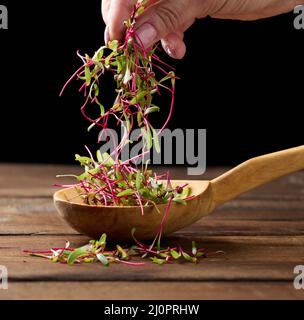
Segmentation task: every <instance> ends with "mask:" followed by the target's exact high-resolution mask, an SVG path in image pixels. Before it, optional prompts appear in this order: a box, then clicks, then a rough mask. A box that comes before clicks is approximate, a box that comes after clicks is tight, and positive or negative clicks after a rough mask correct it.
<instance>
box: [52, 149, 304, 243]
mask: <svg viewBox="0 0 304 320" xmlns="http://www.w3.org/2000/svg"><path fill="white" fill-rule="evenodd" d="M301 169H304V146H300V147H296V148H291V149H287V150H283V151H279V152H275V153H270V154H267V155H263V156H260V157H256V158H252V159H250V160H247V161H246V162H244V163H242V164H240V165H239V166H237V167H235V168H234V169H231V170H230V171H228V172H226V173H224V174H223V175H221V176H219V177H218V178H215V179H213V180H211V181H207V180H203V181H198V180H192V181H184V180H173V181H172V185H173V186H179V185H183V184H185V183H188V184H189V186H190V188H191V194H192V195H195V197H193V198H192V199H190V200H188V201H187V204H186V205H184V204H179V203H175V202H172V203H171V205H170V208H169V212H168V215H167V218H166V223H165V225H164V229H163V235H164V236H166V235H169V234H170V233H173V232H175V231H177V230H180V229H182V228H184V227H186V226H188V225H191V224H192V223H194V222H196V221H197V220H199V219H201V218H202V217H204V216H206V215H208V214H209V213H210V212H212V211H213V210H214V209H215V208H216V207H217V206H219V205H221V204H223V203H225V202H227V201H229V200H231V199H233V198H235V197H237V196H238V195H239V194H241V193H243V192H246V191H248V190H250V189H253V188H255V187H257V186H260V185H262V184H265V183H267V182H269V181H272V180H274V179H276V178H279V177H281V176H283V175H286V174H288V173H291V172H295V171H298V170H301ZM54 203H55V207H56V208H57V211H58V213H59V215H60V216H61V217H62V218H63V219H64V220H65V221H66V222H67V223H68V224H69V225H70V226H71V227H72V228H74V229H75V230H76V231H78V232H80V233H83V234H86V235H88V236H90V237H92V238H93V239H98V238H99V237H100V236H101V234H102V233H106V234H107V236H108V238H109V240H110V241H129V240H131V239H132V237H131V230H132V229H133V228H136V233H135V236H136V238H137V239H138V240H150V239H153V238H154V237H155V235H156V234H157V232H158V231H159V227H160V224H161V221H162V218H163V214H164V212H165V208H166V204H161V205H157V207H158V210H157V209H156V208H155V206H145V207H144V215H142V213H141V209H140V207H138V206H125V207H121V206H100V205H99V206H92V205H88V204H85V203H84V202H83V200H82V198H81V197H80V196H79V193H78V192H77V189H76V188H75V187H72V188H67V189H62V190H59V191H57V192H56V193H55V194H54Z"/></svg>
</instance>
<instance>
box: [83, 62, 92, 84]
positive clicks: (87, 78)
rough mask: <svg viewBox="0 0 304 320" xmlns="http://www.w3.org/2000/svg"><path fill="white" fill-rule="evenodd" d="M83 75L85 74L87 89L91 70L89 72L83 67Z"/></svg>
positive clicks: (88, 68) (87, 68)
mask: <svg viewBox="0 0 304 320" xmlns="http://www.w3.org/2000/svg"><path fill="white" fill-rule="evenodd" d="M84 74H85V79H86V85H87V87H88V86H89V85H90V83H91V70H90V67H89V66H85V68H84Z"/></svg>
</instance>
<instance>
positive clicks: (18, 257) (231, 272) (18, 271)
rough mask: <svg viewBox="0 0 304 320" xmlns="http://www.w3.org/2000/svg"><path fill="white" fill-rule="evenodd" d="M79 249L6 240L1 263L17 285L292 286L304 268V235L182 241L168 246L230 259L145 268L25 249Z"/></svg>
mask: <svg viewBox="0 0 304 320" xmlns="http://www.w3.org/2000/svg"><path fill="white" fill-rule="evenodd" d="M67 238H68V240H70V241H71V243H72V246H75V247H78V246H81V245H83V244H85V243H86V242H87V240H88V239H87V238H85V237H83V236H69V237H66V236H31V237H29V236H19V237H7V236H1V237H0V257H1V264H3V265H5V266H7V268H8V271H9V279H10V281H11V282H13V281H80V280H82V281H163V280H167V281H213V280H216V281H221V280H222V281H224V280H225V281H232V280H233V281H234V280H237V281H249V280H250V281H269V280H272V281H292V280H293V279H294V276H295V275H294V273H293V270H294V267H295V266H296V265H299V264H304V236H297V237H275V236H272V237H262V236H259V237H201V236H198V235H196V236H194V237H193V236H191V237H189V236H179V237H177V236H176V237H174V238H173V237H171V238H169V239H167V240H166V241H164V243H163V244H164V245H174V244H176V243H180V244H182V245H183V246H184V247H185V248H187V247H189V246H190V244H191V240H196V241H197V243H198V244H199V245H200V246H203V247H204V248H205V249H206V250H207V251H208V252H214V251H217V250H223V251H225V255H219V256H216V257H212V258H208V259H204V260H203V261H201V263H199V264H197V265H194V264H189V263H173V264H170V265H164V266H159V265H155V264H153V263H150V262H148V263H147V264H146V265H145V266H143V267H130V266H125V265H120V264H115V265H111V266H110V267H109V268H105V267H103V266H101V265H100V264H90V265H87V264H82V265H77V266H72V267H69V266H66V265H60V264H53V263H50V262H49V261H47V260H44V259H40V258H35V257H30V256H27V255H24V254H23V253H22V250H23V249H33V250H37V249H40V250H41V249H48V248H50V247H54V246H56V247H57V246H62V245H64V243H65V240H67Z"/></svg>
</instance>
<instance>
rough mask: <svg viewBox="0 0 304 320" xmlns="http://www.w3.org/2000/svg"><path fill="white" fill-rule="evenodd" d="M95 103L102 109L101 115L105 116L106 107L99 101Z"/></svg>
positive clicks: (96, 100)
mask: <svg viewBox="0 0 304 320" xmlns="http://www.w3.org/2000/svg"><path fill="white" fill-rule="evenodd" d="M95 102H96V103H97V105H98V106H99V108H100V115H101V116H103V115H104V114H105V107H104V106H103V105H102V104H101V103H100V102H99V100H98V99H95Z"/></svg>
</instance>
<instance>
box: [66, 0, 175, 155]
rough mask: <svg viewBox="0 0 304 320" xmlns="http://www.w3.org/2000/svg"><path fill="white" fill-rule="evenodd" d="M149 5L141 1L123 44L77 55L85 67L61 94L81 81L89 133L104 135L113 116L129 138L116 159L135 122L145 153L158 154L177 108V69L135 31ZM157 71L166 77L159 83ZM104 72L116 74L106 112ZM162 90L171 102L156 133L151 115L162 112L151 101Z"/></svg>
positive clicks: (127, 26)
mask: <svg viewBox="0 0 304 320" xmlns="http://www.w3.org/2000/svg"><path fill="white" fill-rule="evenodd" d="M146 2H147V1H138V2H137V4H136V5H135V6H134V10H133V12H132V14H131V16H130V18H129V19H128V21H126V22H125V26H126V34H125V38H124V41H123V43H122V44H120V43H118V41H117V40H113V41H109V43H107V44H106V45H105V46H103V47H101V48H100V49H98V50H97V51H96V52H95V54H94V56H93V57H90V56H89V55H85V56H82V55H81V54H80V53H79V52H77V54H78V56H79V57H80V59H81V60H82V62H83V65H82V66H81V67H80V68H79V69H78V70H77V71H76V72H75V73H74V74H73V76H72V77H71V78H70V79H69V80H68V81H67V83H66V84H65V85H64V87H63V89H62V91H61V93H60V95H62V93H63V91H64V90H65V88H66V86H67V85H68V84H69V83H70V81H72V80H73V79H75V78H76V79H77V80H81V81H82V82H83V83H82V85H81V86H80V88H79V91H80V92H83V94H84V97H85V102H84V104H83V106H82V107H81V112H82V114H83V115H84V117H85V118H86V119H87V120H89V121H90V122H91V125H90V126H89V128H88V129H89V130H90V129H92V128H93V127H94V126H98V127H100V128H102V130H103V131H102V132H106V129H107V125H108V121H109V118H110V117H111V116H112V117H114V118H115V119H116V120H117V122H118V123H120V124H122V125H123V127H124V128H125V129H126V134H125V138H124V139H122V141H121V142H120V145H119V146H117V148H116V150H115V154H116V156H117V157H118V156H119V154H120V152H121V149H122V148H123V146H124V145H125V144H126V143H129V142H130V141H129V140H128V139H127V137H129V136H130V132H131V130H132V128H133V126H134V124H135V123H136V122H137V125H138V127H139V128H140V129H141V135H140V137H138V138H141V137H142V138H143V140H144V149H148V150H149V149H151V148H152V146H153V145H154V146H155V148H156V150H157V151H159V144H158V135H159V133H160V132H161V131H162V130H163V129H164V128H165V127H166V125H167V123H168V121H169V119H170V117H171V114H172V110H173V105H174V93H175V79H176V77H175V74H174V71H173V70H174V69H173V68H172V67H171V66H169V65H167V64H166V63H165V62H163V61H162V60H161V59H160V58H159V57H158V56H157V55H156V53H155V51H156V49H157V46H155V47H154V48H151V49H145V48H144V47H143V45H142V43H141V41H140V39H139V37H138V35H137V33H136V31H135V28H134V26H135V23H136V19H137V17H138V16H139V15H140V14H141V13H142V12H143V10H144V5H145V3H146ZM156 70H157V71H158V73H163V75H164V76H163V77H162V78H161V79H160V80H158V79H157V78H156V74H155V71H156ZM105 72H109V73H111V74H113V77H114V80H115V81H116V85H117V88H116V93H117V96H116V99H115V101H114V103H113V105H112V106H111V107H110V108H105V107H104V105H103V104H102V103H101V100H100V99H101V98H100V96H101V94H102V92H101V90H100V82H101V78H102V76H103V75H104V74H105ZM161 89H164V90H167V91H168V92H170V94H171V97H172V99H171V105H170V111H169V115H168V118H167V120H166V121H165V123H164V125H163V127H162V129H161V130H160V131H159V133H157V132H156V130H155V129H154V128H153V127H152V125H151V123H150V121H149V115H150V114H151V113H154V112H158V111H159V110H160V108H159V107H158V106H156V105H154V104H153V103H152V99H153V96H154V95H155V94H160V92H161ZM92 104H94V105H96V106H97V107H98V110H99V116H98V117H97V118H94V119H93V118H92V117H90V116H89V115H88V113H87V109H88V108H89V106H90V105H92ZM101 136H102V134H100V137H101ZM143 151H144V150H143Z"/></svg>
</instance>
